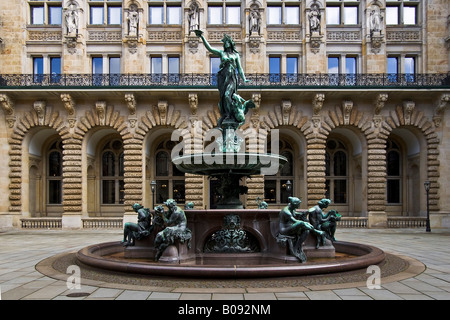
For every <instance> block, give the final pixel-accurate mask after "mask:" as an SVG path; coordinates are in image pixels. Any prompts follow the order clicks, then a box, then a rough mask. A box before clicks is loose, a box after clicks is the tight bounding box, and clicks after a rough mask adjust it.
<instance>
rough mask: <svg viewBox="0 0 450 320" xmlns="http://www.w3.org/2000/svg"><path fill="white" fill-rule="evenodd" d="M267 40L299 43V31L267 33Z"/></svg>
mask: <svg viewBox="0 0 450 320" xmlns="http://www.w3.org/2000/svg"><path fill="white" fill-rule="evenodd" d="M267 39H268V40H269V41H301V40H302V33H301V31H268V32H267Z"/></svg>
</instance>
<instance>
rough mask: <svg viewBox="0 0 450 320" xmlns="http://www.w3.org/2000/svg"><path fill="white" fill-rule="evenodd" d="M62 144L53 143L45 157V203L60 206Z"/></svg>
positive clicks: (59, 142)
mask: <svg viewBox="0 0 450 320" xmlns="http://www.w3.org/2000/svg"><path fill="white" fill-rule="evenodd" d="M61 144H62V142H61V140H59V141H56V142H54V143H53V144H52V145H51V146H50V148H49V151H48V157H47V164H48V167H47V201H48V204H62V146H61Z"/></svg>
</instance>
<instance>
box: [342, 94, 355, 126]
mask: <svg viewBox="0 0 450 320" xmlns="http://www.w3.org/2000/svg"><path fill="white" fill-rule="evenodd" d="M352 109H353V101H350V100H347V101H342V113H343V114H344V124H345V125H348V124H349V123H350V114H351V113H352Z"/></svg>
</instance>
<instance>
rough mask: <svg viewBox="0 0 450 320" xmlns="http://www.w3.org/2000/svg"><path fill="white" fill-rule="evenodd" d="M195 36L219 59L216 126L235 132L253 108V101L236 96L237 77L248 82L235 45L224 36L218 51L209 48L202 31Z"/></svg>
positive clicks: (230, 39)
mask: <svg viewBox="0 0 450 320" xmlns="http://www.w3.org/2000/svg"><path fill="white" fill-rule="evenodd" d="M195 34H196V35H197V36H198V37H200V38H201V39H202V41H203V43H204V44H205V47H206V49H207V50H208V51H209V52H211V53H212V54H215V55H217V56H219V57H220V69H219V72H218V73H217V87H218V89H219V93H220V100H219V111H220V116H221V117H220V119H219V120H218V123H217V125H218V127H219V128H222V129H224V131H225V130H227V129H228V130H229V129H233V130H234V131H235V130H236V129H237V128H238V127H239V126H241V125H242V124H244V122H245V115H246V114H247V112H248V110H249V109H252V108H254V107H255V103H254V102H253V100H247V101H246V100H245V99H244V98H242V97H241V96H239V95H238V85H239V78H238V75H239V76H240V77H241V78H242V80H243V81H244V83H247V82H250V80H247V79H246V78H245V74H244V70H243V69H242V66H241V58H240V56H239V53H238V52H237V51H236V47H235V43H234V41H233V39H232V38H231V37H230V36H229V35H227V34H225V35H224V37H223V39H222V42H223V50H219V49H215V48H212V47H211V45H210V44H209V42H208V41H207V40H206V39H205V37H204V36H203V31H201V30H196V31H195ZM224 134H225V133H224ZM224 141H225V139H224Z"/></svg>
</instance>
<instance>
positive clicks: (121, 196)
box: [119, 180, 125, 204]
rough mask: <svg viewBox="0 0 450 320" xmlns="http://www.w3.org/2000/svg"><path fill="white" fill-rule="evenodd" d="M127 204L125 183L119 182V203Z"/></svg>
mask: <svg viewBox="0 0 450 320" xmlns="http://www.w3.org/2000/svg"><path fill="white" fill-rule="evenodd" d="M124 202H125V181H124V180H119V203H120V204H124Z"/></svg>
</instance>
